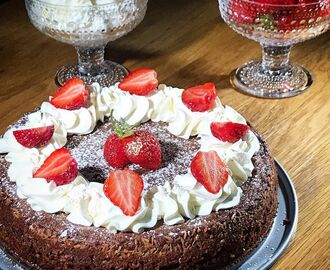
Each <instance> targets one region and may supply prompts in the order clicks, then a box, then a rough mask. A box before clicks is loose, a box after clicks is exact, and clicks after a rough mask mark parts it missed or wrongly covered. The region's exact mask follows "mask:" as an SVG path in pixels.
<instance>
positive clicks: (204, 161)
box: [190, 150, 228, 194]
mask: <svg viewBox="0 0 330 270" xmlns="http://www.w3.org/2000/svg"><path fill="white" fill-rule="evenodd" d="M190 170H191V173H192V175H193V176H194V177H195V178H196V180H197V181H198V182H199V183H201V184H202V185H203V186H204V187H205V189H206V190H207V191H208V192H210V193H213V194H216V193H218V192H219V191H220V189H221V188H222V187H223V186H224V185H225V184H226V183H227V180H228V169H227V166H226V164H225V163H224V162H223V161H222V160H221V159H220V157H219V155H218V154H217V152H216V151H214V150H212V151H209V152H202V151H198V152H197V154H196V156H195V157H194V158H193V160H192V162H191V165H190Z"/></svg>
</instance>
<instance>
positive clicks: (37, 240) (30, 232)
mask: <svg viewBox="0 0 330 270" xmlns="http://www.w3.org/2000/svg"><path fill="white" fill-rule="evenodd" d="M0 153H3V154H2V155H0V211H1V213H2V215H1V216H0V227H1V230H0V242H1V243H2V245H3V246H4V248H5V249H6V250H7V251H8V252H9V253H11V254H13V255H14V256H15V257H17V258H19V260H20V261H21V262H22V263H23V264H25V265H28V266H29V267H31V268H33V269H34V268H36V269H38V268H41V269H152V268H155V269H175V268H178V269H194V268H210V267H216V268H217V269H218V268H225V267H226V266H228V265H231V264H233V263H236V262H238V261H239V260H241V259H243V258H244V257H246V256H247V255H248V254H249V253H250V252H251V251H252V250H253V249H254V248H256V246H257V245H258V244H259V243H260V242H261V241H262V239H263V238H264V237H265V236H266V235H267V233H268V231H269V230H270V228H271V226H272V223H273V219H274V217H275V215H276V209H277V175H276V172H275V168H274V160H273V158H272V156H271V154H270V152H269V149H268V147H267V145H266V143H265V142H264V141H263V139H262V138H261V137H260V136H259V135H258V133H257V132H256V131H255V130H254V128H253V127H252V126H251V125H250V124H249V123H247V122H246V120H245V119H244V118H243V117H242V116H241V115H240V114H239V113H238V112H236V111H235V110H234V109H232V108H231V107H229V106H224V105H222V104H221V102H220V99H219V98H218V97H217V95H216V89H215V85H214V84H213V83H205V84H203V85H199V86H194V87H190V88H187V89H184V90H183V89H179V88H174V87H169V86H166V85H163V84H160V85H159V84H158V80H157V74H156V72H155V71H154V70H152V69H148V68H141V69H138V70H136V71H133V72H132V73H130V74H129V75H127V76H126V77H125V78H124V80H123V81H122V82H121V83H117V84H115V85H113V86H111V87H104V88H101V87H100V86H99V85H98V84H96V83H95V84H93V85H92V86H91V87H86V86H85V85H84V83H83V82H82V81H81V80H80V79H77V78H73V79H70V80H69V81H68V82H67V83H66V84H65V85H64V86H62V87H61V88H59V89H57V90H56V92H55V93H54V95H53V96H52V97H50V99H49V101H48V102H43V103H42V104H41V106H40V108H38V109H37V110H36V111H34V112H31V113H28V114H26V115H24V116H23V117H22V118H21V119H20V120H18V121H17V123H15V124H14V125H12V126H11V127H9V129H8V131H7V132H6V133H5V134H4V135H3V137H2V138H1V139H0Z"/></svg>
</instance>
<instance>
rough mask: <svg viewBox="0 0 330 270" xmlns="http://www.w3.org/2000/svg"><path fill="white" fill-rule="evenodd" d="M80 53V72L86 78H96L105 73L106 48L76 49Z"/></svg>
mask: <svg viewBox="0 0 330 270" xmlns="http://www.w3.org/2000/svg"><path fill="white" fill-rule="evenodd" d="M76 50H77V53H78V71H79V72H80V74H81V75H84V76H95V75H98V74H101V73H103V71H104V65H103V62H104V47H100V48H82V47H76Z"/></svg>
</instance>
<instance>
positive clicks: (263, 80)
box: [218, 0, 330, 98]
mask: <svg viewBox="0 0 330 270" xmlns="http://www.w3.org/2000/svg"><path fill="white" fill-rule="evenodd" d="M218 1H219V9H220V13H221V16H222V18H223V19H224V21H225V22H226V23H227V24H228V25H229V26H230V27H231V28H232V29H234V30H235V31H236V32H238V33H240V34H241V35H243V36H245V37H247V38H249V39H252V40H255V41H257V42H259V43H260V44H261V46H262V48H263V58H262V60H261V61H259V60H257V61H251V62H249V63H246V64H244V65H243V66H241V67H239V68H238V69H237V70H236V71H235V73H234V75H233V76H232V78H231V82H232V84H233V85H234V87H235V88H237V89H238V90H240V91H243V92H246V93H248V94H251V95H254V96H259V97H266V98H285V97H290V96H295V95H298V94H300V93H303V92H304V91H305V90H306V89H307V88H308V87H309V86H310V85H311V84H312V76H311V74H310V73H309V72H308V71H307V70H306V69H305V68H304V67H302V66H300V65H298V64H294V63H292V62H290V61H289V55H290V50H291V48H292V46H293V45H294V44H296V43H298V42H303V41H305V40H307V39H311V38H313V37H316V36H318V35H320V34H322V33H324V32H326V31H327V30H328V29H329V27H330V15H329V14H330V1H329V0H218Z"/></svg>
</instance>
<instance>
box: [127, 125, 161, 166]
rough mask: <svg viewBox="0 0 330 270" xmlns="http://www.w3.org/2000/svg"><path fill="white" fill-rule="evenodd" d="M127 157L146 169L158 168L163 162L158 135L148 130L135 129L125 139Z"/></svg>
mask: <svg viewBox="0 0 330 270" xmlns="http://www.w3.org/2000/svg"><path fill="white" fill-rule="evenodd" d="M123 144H124V151H125V153H126V156H127V158H128V159H129V160H130V161H131V162H133V163H136V164H139V165H140V166H141V167H143V168H146V169H151V170H155V169H158V168H159V167H160V165H161V162H162V152H161V148H160V144H159V142H158V139H157V137H156V136H155V135H154V134H153V133H151V132H149V131H146V130H138V131H134V134H133V135H132V136H130V137H126V138H124V139H123Z"/></svg>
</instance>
